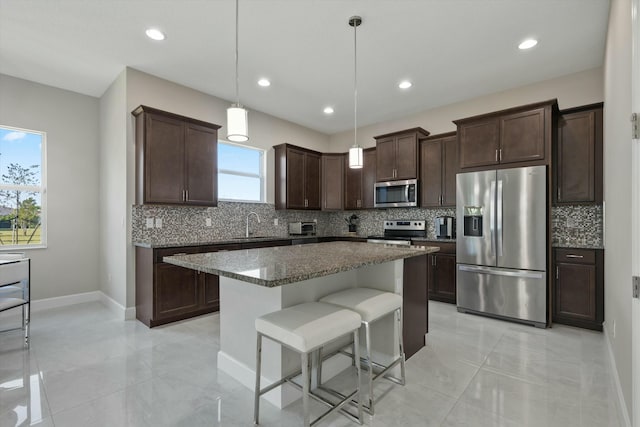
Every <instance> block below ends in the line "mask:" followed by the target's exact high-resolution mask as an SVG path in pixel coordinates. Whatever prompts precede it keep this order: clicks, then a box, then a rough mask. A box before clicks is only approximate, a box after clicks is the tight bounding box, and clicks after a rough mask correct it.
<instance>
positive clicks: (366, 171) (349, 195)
mask: <svg viewBox="0 0 640 427" xmlns="http://www.w3.org/2000/svg"><path fill="white" fill-rule="evenodd" d="M363 162H364V164H363V167H362V169H351V168H349V158H348V156H345V160H344V167H345V182H344V208H345V209H347V210H353V209H371V208H373V188H374V184H375V183H376V149H375V148H367V149H365V150H363Z"/></svg>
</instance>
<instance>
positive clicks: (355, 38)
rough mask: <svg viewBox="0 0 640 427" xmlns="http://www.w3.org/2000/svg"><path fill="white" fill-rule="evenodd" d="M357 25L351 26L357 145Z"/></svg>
mask: <svg viewBox="0 0 640 427" xmlns="http://www.w3.org/2000/svg"><path fill="white" fill-rule="evenodd" d="M357 32H358V25H354V26H353V145H354V146H358V43H357Z"/></svg>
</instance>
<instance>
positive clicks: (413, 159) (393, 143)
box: [374, 127, 429, 181]
mask: <svg viewBox="0 0 640 427" xmlns="http://www.w3.org/2000/svg"><path fill="white" fill-rule="evenodd" d="M427 136H429V132H427V131H426V130H424V129H422V128H419V127H418V128H413V129H407V130H403V131H399V132H393V133H388V134H385V135H379V136H376V137H374V138H375V140H376V181H393V180H400V179H415V178H417V177H418V140H419V139H420V138H426V137H427Z"/></svg>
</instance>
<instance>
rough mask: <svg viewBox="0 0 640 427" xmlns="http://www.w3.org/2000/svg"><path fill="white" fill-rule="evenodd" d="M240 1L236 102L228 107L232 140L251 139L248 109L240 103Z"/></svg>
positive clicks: (229, 129) (229, 137) (228, 133)
mask: <svg viewBox="0 0 640 427" xmlns="http://www.w3.org/2000/svg"><path fill="white" fill-rule="evenodd" d="M238 1H239V0H236V103H235V104H231V107H229V108H227V139H228V140H229V141H232V142H245V141H248V140H249V126H248V124H247V110H245V109H244V108H243V107H242V105H241V104H240V91H239V89H238V87H239V86H240V84H239V77H238Z"/></svg>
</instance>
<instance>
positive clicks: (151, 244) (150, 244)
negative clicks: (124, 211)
mask: <svg viewBox="0 0 640 427" xmlns="http://www.w3.org/2000/svg"><path fill="white" fill-rule="evenodd" d="M324 237H335V238H340V239H345V238H347V239H349V238H353V239H365V238H366V237H367V236H357V235H353V234H343V235H335V236H308V235H299V236H252V237H249V238H245V237H231V238H229V237H227V238H224V237H223V238H220V239H211V240H199V241H192V242H189V241H180V242H171V241H167V240H159V241H154V240H147V241H144V242H141V241H138V242H133V244H134V246H138V247H141V248H177V247H181V246H206V245H224V244H231V243H252V242H270V241H276V240H298V239H320V238H324Z"/></svg>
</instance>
